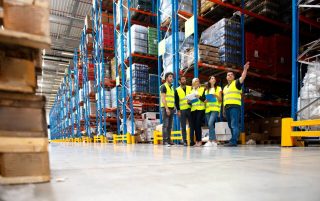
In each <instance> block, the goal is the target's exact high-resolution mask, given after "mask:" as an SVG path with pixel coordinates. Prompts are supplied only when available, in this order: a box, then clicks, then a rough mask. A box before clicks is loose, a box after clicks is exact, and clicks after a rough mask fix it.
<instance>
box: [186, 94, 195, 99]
mask: <svg viewBox="0 0 320 201" xmlns="http://www.w3.org/2000/svg"><path fill="white" fill-rule="evenodd" d="M186 99H187V100H194V99H197V97H196V94H194V93H192V94H189V95H186Z"/></svg>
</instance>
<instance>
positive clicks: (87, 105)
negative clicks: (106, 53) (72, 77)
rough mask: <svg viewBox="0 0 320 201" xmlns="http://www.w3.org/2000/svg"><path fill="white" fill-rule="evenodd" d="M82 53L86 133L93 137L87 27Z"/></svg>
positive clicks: (84, 32)
mask: <svg viewBox="0 0 320 201" xmlns="http://www.w3.org/2000/svg"><path fill="white" fill-rule="evenodd" d="M80 52H81V63H82V73H83V94H84V95H83V105H84V108H85V110H84V112H85V114H84V118H85V131H86V134H87V136H88V137H91V126H90V124H91V122H90V121H91V118H90V97H89V79H88V67H89V60H88V49H87V42H86V27H84V29H83V31H82V36H81V44H80Z"/></svg>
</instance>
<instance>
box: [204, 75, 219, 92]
mask: <svg viewBox="0 0 320 201" xmlns="http://www.w3.org/2000/svg"><path fill="white" fill-rule="evenodd" d="M212 77H214V78H215V76H213V75H211V76H210V77H209V80H208V83H207V87H206V88H207V93H209V91H210V89H211V83H210V80H211V78H212ZM216 81H217V80H216ZM213 87H214V89H215V90H216V88H217V86H216V83H215V84H214V86H213Z"/></svg>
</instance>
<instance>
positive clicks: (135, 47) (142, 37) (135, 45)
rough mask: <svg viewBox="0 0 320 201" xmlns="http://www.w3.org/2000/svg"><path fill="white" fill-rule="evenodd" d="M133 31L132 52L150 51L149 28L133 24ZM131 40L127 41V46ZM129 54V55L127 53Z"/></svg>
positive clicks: (145, 52)
mask: <svg viewBox="0 0 320 201" xmlns="http://www.w3.org/2000/svg"><path fill="white" fill-rule="evenodd" d="M130 31H131V53H142V54H147V53H148V28H147V27H144V26H141V25H136V24H134V25H132V26H131V27H130ZM128 42H129V41H127V46H128V45H129V44H128ZM127 56H129V55H127Z"/></svg>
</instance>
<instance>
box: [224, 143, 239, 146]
mask: <svg viewBox="0 0 320 201" xmlns="http://www.w3.org/2000/svg"><path fill="white" fill-rule="evenodd" d="M224 146H225V147H236V146H238V145H236V144H232V143H227V144H225V145H224Z"/></svg>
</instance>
